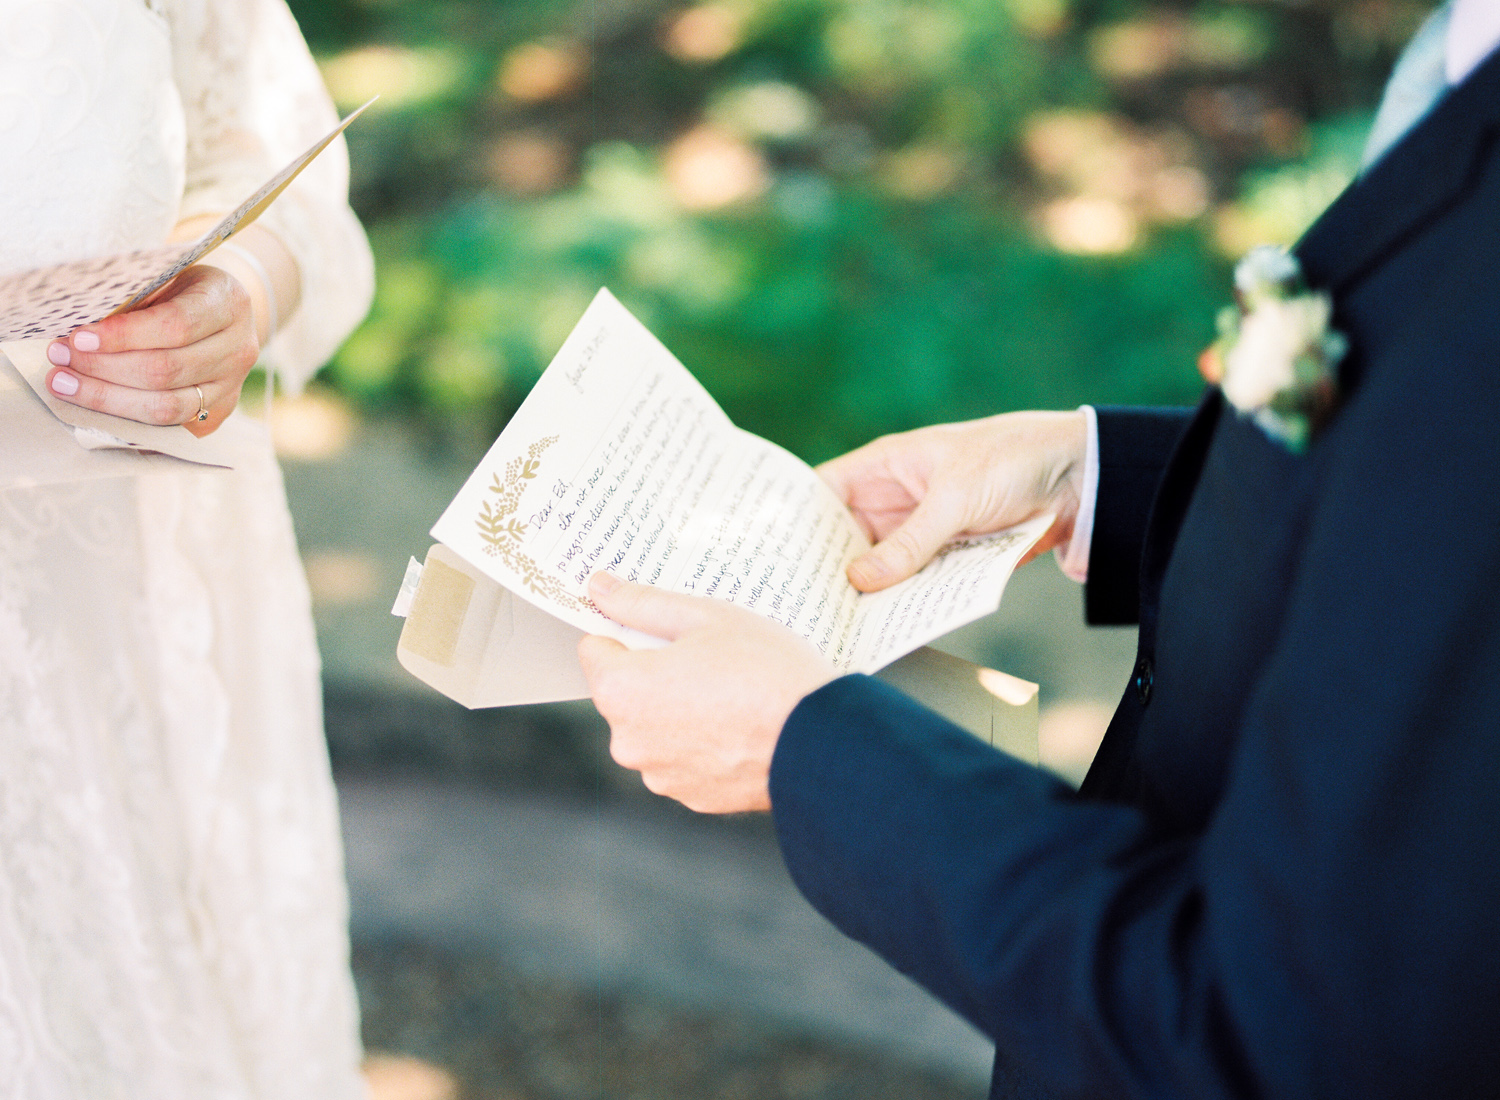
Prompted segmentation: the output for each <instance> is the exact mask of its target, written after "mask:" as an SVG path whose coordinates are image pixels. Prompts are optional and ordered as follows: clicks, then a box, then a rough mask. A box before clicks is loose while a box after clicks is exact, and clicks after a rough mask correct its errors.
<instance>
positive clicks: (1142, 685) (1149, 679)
mask: <svg viewBox="0 0 1500 1100" xmlns="http://www.w3.org/2000/svg"><path fill="white" fill-rule="evenodd" d="M1133 682H1134V684H1135V697H1136V698H1137V699H1138V700H1140V704H1141V706H1145V705H1146V704H1147V703H1149V702H1151V685H1152V684H1153V683H1155V682H1156V674H1155V673H1154V671H1153V670H1152V668H1151V658H1150V657H1142V658H1141V659H1140V660H1139V661H1137V662H1136V663H1135V680H1134V681H1133Z"/></svg>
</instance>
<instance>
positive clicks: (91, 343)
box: [73, 329, 99, 351]
mask: <svg viewBox="0 0 1500 1100" xmlns="http://www.w3.org/2000/svg"><path fill="white" fill-rule="evenodd" d="M73 346H74V347H75V348H77V349H78V350H79V351H98V350H99V334H98V333H97V332H90V331H88V329H84V330H83V331H82V332H75V333H74V334H73Z"/></svg>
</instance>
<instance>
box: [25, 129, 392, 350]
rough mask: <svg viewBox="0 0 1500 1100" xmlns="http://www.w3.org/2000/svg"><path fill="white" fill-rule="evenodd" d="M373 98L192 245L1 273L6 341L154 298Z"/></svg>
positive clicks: (57, 332)
mask: <svg viewBox="0 0 1500 1100" xmlns="http://www.w3.org/2000/svg"><path fill="white" fill-rule="evenodd" d="M374 102H375V100H374V99H371V100H370V101H369V102H367V103H365V104H364V105H363V106H361V107H359V108H358V109H356V110H354V111H352V112H350V114H349V115H348V117H347V118H345V119H344V120H343V121H342V122H340V123H339V124H338V126H336V127H335V128H334V129H333V130H332V131H330V132H329V133H328V134H327V135H326V136H325V137H323V138H321V139H320V140H319V141H318V142H317V143H316V144H314V145H313V147H312V148H311V149H309V150H307V152H305V153H303V154H302V155H301V156H300V157H298V158H297V159H296V160H294V161H292V162H291V163H290V164H288V165H287V166H286V167H285V168H283V169H282V170H281V171H280V172H278V173H276V175H275V176H273V177H271V179H269V180H267V181H266V182H265V183H264V184H262V185H261V187H260V188H259V189H258V190H257V191H256V192H255V194H253V195H251V196H250V197H249V198H248V199H246V200H245V201H244V202H242V203H241V204H240V205H239V207H238V208H236V209H235V210H234V211H233V212H231V213H230V214H229V215H228V216H227V217H226V218H224V219H223V220H222V221H221V222H219V224H218V225H216V226H214V227H213V228H212V229H211V230H209V231H208V232H207V233H206V234H204V235H203V236H202V237H200V238H199V239H198V240H197V241H195V242H193V243H191V244H174V245H167V246H165V247H162V248H153V249H145V250H142V251H138V252H125V253H120V254H118V255H115V256H100V257H96V258H94V259H90V260H76V261H73V262H71V263H64V264H56V265H54V266H52V267H43V268H36V269H35V270H32V271H23V272H20V273H19V274H15V275H7V276H4V277H3V278H0V342H4V341H7V340H24V339H28V338H31V337H48V338H50V337H56V336H65V335H67V334H68V333H70V332H72V331H73V330H74V329H75V328H77V327H78V326H79V325H87V324H91V323H93V322H94V321H98V320H100V319H101V318H104V317H108V316H110V315H111V314H115V313H123V312H125V311H126V310H128V309H133V308H134V307H135V306H137V305H139V304H141V303H142V302H144V301H146V300H147V299H148V298H150V297H151V295H153V294H155V293H156V292H157V291H158V290H160V289H161V288H162V287H164V286H166V285H167V284H168V283H170V282H171V281H172V280H173V279H175V278H177V276H178V275H180V274H182V272H183V271H184V270H185V269H186V268H188V267H190V266H191V265H192V264H195V263H197V262H198V261H199V260H201V259H202V258H203V257H204V256H206V255H207V254H208V253H209V252H211V251H213V249H215V248H217V247H218V246H219V245H220V244H222V243H223V242H224V241H226V240H228V239H229V238H230V237H232V236H234V234H235V233H237V232H239V231H240V230H241V229H243V228H244V227H245V226H247V225H249V224H250V223H251V222H253V221H254V220H255V219H256V218H258V217H260V215H261V212H262V211H263V210H265V208H266V207H268V206H270V205H271V202H272V201H273V200H274V199H275V198H276V196H277V195H279V194H281V192H282V191H284V190H285V189H286V186H287V184H289V183H291V182H292V180H294V179H296V178H297V174H298V173H299V172H301V171H302V169H304V168H306V167H307V166H308V164H310V163H311V162H312V159H313V158H314V157H316V156H317V155H318V154H319V153H321V152H322V151H323V150H324V149H326V148H327V147H328V144H329V143H330V142H331V141H333V139H334V138H336V137H338V136H339V135H340V134H341V133H343V132H344V130H345V129H346V128H347V127H348V125H349V124H350V123H351V122H353V121H354V120H355V119H356V118H358V117H359V116H360V115H361V114H362V113H364V110H365V108H366V107H369V105H370V104H371V103H374Z"/></svg>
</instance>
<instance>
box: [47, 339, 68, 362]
mask: <svg viewBox="0 0 1500 1100" xmlns="http://www.w3.org/2000/svg"><path fill="white" fill-rule="evenodd" d="M47 358H48V359H50V360H52V365H53V366H57V367H66V366H67V365H68V364H69V363H71V362H72V361H73V353H72V352H71V351H69V350H68V345H67V344H64V343H62V342H61V341H59V342H58V343H55V344H48V345H47Z"/></svg>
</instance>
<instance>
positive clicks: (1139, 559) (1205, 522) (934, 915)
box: [581, 0, 1500, 1100]
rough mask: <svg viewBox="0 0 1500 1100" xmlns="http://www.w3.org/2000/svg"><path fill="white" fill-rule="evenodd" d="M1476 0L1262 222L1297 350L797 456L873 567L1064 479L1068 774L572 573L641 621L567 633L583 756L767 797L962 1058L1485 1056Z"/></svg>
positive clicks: (1496, 623)
mask: <svg viewBox="0 0 1500 1100" xmlns="http://www.w3.org/2000/svg"><path fill="white" fill-rule="evenodd" d="M1497 9H1500V3H1497V2H1496V0H1456V3H1454V4H1452V5H1450V6H1449V7H1446V8H1444V9H1443V10H1442V12H1441V13H1440V14H1439V15H1438V16H1437V17H1436V22H1435V23H1433V24H1431V25H1429V27H1428V28H1426V29H1425V30H1424V34H1423V36H1422V41H1420V42H1418V43H1416V44H1414V52H1413V53H1412V54H1411V55H1410V56H1409V57H1408V58H1407V59H1406V60H1404V61H1403V64H1402V66H1401V70H1400V71H1398V74H1397V77H1396V79H1395V80H1393V87H1392V91H1391V93H1390V94H1389V95H1388V97H1387V104H1386V107H1385V108H1383V109H1382V113H1381V122H1380V124H1379V125H1378V126H1377V132H1378V133H1377V138H1379V134H1380V133H1388V134H1390V135H1391V136H1392V138H1393V139H1394V141H1393V144H1391V145H1390V147H1389V148H1388V150H1381V149H1379V148H1378V144H1383V143H1384V141H1383V139H1382V140H1379V141H1378V143H1377V148H1375V149H1374V150H1372V159H1373V163H1372V164H1371V166H1370V167H1369V168H1368V170H1367V171H1366V172H1365V173H1364V174H1363V175H1362V177H1361V178H1360V180H1359V181H1358V182H1357V183H1355V184H1354V185H1353V186H1352V187H1351V188H1350V189H1349V190H1348V191H1347V192H1346V193H1345V194H1344V195H1343V196H1342V197H1341V198H1340V199H1339V200H1338V201H1337V202H1336V203H1335V204H1334V205H1333V207H1332V208H1330V209H1329V211H1328V212H1327V213H1326V214H1325V215H1324V217H1323V218H1322V219H1321V220H1320V221H1319V222H1318V224H1317V225H1315V226H1314V227H1313V228H1312V230H1310V231H1309V232H1308V234H1307V236H1306V237H1305V238H1304V239H1303V240H1302V242H1301V243H1300V244H1299V245H1298V247H1297V249H1296V258H1297V260H1298V261H1300V265H1301V271H1302V275H1303V276H1304V278H1305V280H1306V285H1307V287H1308V288H1310V290H1311V291H1312V292H1315V293H1316V292H1323V293H1326V294H1327V295H1329V296H1330V299H1331V302H1332V316H1331V318H1330V319H1329V321H1328V327H1327V328H1326V330H1325V329H1323V328H1319V327H1318V326H1317V324H1316V322H1317V321H1318V316H1317V313H1318V309H1317V307H1316V305H1315V304H1310V303H1316V301H1317V298H1316V297H1315V296H1304V295H1300V294H1299V289H1300V288H1297V287H1292V288H1291V289H1289V290H1287V291H1285V294H1284V295H1283V297H1287V296H1289V300H1292V301H1295V302H1299V303H1302V305H1299V306H1297V307H1296V308H1292V307H1288V308H1287V309H1284V310H1281V311H1280V312H1281V313H1299V311H1300V314H1299V315H1302V316H1304V320H1305V319H1306V318H1308V317H1310V318H1311V320H1305V326H1306V328H1307V331H1305V332H1302V333H1301V334H1300V335H1301V336H1303V337H1307V340H1306V341H1304V342H1306V343H1307V345H1308V346H1309V347H1316V348H1321V349H1323V351H1324V352H1326V353H1327V354H1326V355H1325V356H1324V360H1325V361H1326V363H1327V364H1328V365H1330V366H1333V365H1335V364H1336V370H1335V371H1334V373H1333V374H1332V376H1331V377H1329V378H1328V379H1327V384H1322V383H1316V382H1315V383H1314V384H1312V385H1309V386H1304V387H1303V388H1302V389H1300V390H1299V389H1298V388H1297V385H1296V384H1295V382H1288V383H1286V384H1284V385H1283V384H1280V383H1279V382H1277V380H1276V379H1275V378H1274V377H1272V376H1270V375H1268V376H1267V377H1264V378H1262V377H1257V376H1256V372H1257V371H1261V372H1265V371H1271V370H1272V368H1273V367H1275V366H1276V365H1277V364H1275V363H1272V362H1270V361H1269V360H1268V359H1267V356H1268V355H1270V353H1269V352H1267V353H1266V354H1265V355H1260V356H1257V354H1254V353H1253V351H1254V347H1255V346H1261V347H1262V350H1264V347H1265V346H1268V345H1274V344H1275V343H1276V341H1275V340H1274V339H1272V340H1269V341H1268V340H1266V339H1264V337H1265V333H1264V332H1263V331H1262V332H1261V333H1260V336H1259V337H1257V340H1258V341H1259V343H1258V345H1257V343H1256V341H1254V340H1251V338H1250V335H1249V334H1250V332H1251V329H1252V328H1254V327H1255V325H1261V326H1262V328H1264V320H1262V321H1260V322H1256V321H1252V319H1251V316H1247V317H1246V318H1245V320H1244V325H1243V328H1242V332H1241V344H1240V345H1238V346H1237V347H1236V348H1231V349H1227V351H1226V354H1225V355H1224V356H1221V357H1220V359H1219V360H1217V361H1216V362H1213V363H1211V364H1210V365H1211V366H1212V367H1213V373H1214V374H1215V375H1217V374H1218V372H1219V370H1220V369H1223V370H1227V371H1228V372H1229V373H1228V374H1225V375H1224V376H1223V379H1222V385H1221V386H1211V387H1210V388H1209V389H1208V391H1207V393H1206V395H1205V397H1204V399H1203V401H1202V403H1201V404H1200V405H1199V407H1198V409H1197V410H1196V412H1193V413H1192V414H1191V415H1189V414H1186V413H1181V414H1179V413H1173V412H1160V411H1129V410H1103V409H1101V410H1099V411H1098V413H1097V417H1096V418H1092V419H1093V421H1094V422H1091V416H1090V414H1089V413H1088V412H1083V413H1077V414H1074V413H1066V414H1019V415H1012V416H1006V417H997V418H994V419H991V420H985V421H976V422H972V423H969V424H963V425H948V426H943V427H939V428H931V429H925V430H923V431H919V432H914V433H908V434H906V435H902V436H895V437H889V438H887V439H884V440H879V441H877V442H876V443H874V444H871V445H870V446H869V447H866V448H863V449H862V450H860V451H857V452H855V453H854V454H852V455H849V456H845V457H844V458H842V459H839V460H837V461H835V462H834V463H831V464H830V465H829V467H827V468H826V469H825V474H826V475H827V477H828V478H829V480H830V482H831V483H833V484H834V485H835V487H836V488H838V489H839V490H840V491H841V492H842V493H843V495H844V497H845V499H846V500H847V502H848V503H849V505H850V507H851V509H852V510H853V511H854V513H855V515H856V516H857V517H858V518H859V519H860V520H861V521H862V522H863V523H864V524H865V525H866V527H867V528H868V529H869V530H870V531H871V533H872V534H873V535H874V536H875V537H876V538H878V539H880V540H881V541H880V542H879V543H878V545H877V546H876V547H875V549H874V550H872V551H871V553H870V554H869V555H868V556H867V557H866V558H865V559H862V560H861V561H860V562H857V563H856V564H855V566H853V567H852V568H851V577H852V579H853V580H854V581H855V582H856V584H857V585H859V586H860V587H862V588H866V589H874V588H879V587H883V586H885V585H888V584H890V583H894V582H895V581H896V580H899V579H900V578H901V577H903V576H905V575H907V574H909V573H910V572H911V571H912V570H913V569H915V568H916V567H917V566H919V565H920V564H921V563H922V561H924V560H925V559H926V558H927V557H928V556H930V555H931V553H932V552H933V551H934V549H935V548H936V547H937V546H939V545H940V544H941V543H942V542H943V541H944V540H946V539H947V538H949V537H951V536H953V535H954V534H957V533H960V532H963V531H977V530H984V529H989V528H993V527H998V526H1003V525H1005V524H1009V523H1013V522H1016V521H1019V520H1021V519H1024V518H1026V517H1027V516H1029V515H1033V514H1036V513H1038V512H1040V511H1042V510H1044V509H1046V510H1056V511H1057V512H1058V514H1059V516H1060V517H1061V518H1060V519H1059V521H1058V524H1057V526H1056V527H1054V529H1053V531H1052V533H1051V534H1050V536H1049V538H1050V541H1051V542H1052V543H1055V544H1057V545H1059V546H1060V547H1061V548H1062V549H1064V550H1065V552H1066V555H1067V556H1069V557H1071V558H1072V559H1073V560H1074V561H1075V562H1076V563H1077V564H1079V565H1086V569H1087V587H1086V590H1085V604H1086V608H1087V612H1088V615H1089V618H1090V620H1091V621H1093V622H1126V621H1134V622H1138V623H1139V632H1140V633H1139V636H1140V643H1139V655H1138V660H1137V662H1136V666H1135V671H1134V674H1133V676H1132V680H1131V683H1130V684H1129V686H1128V687H1127V688H1126V691H1125V694H1124V697H1123V699H1122V700H1121V702H1120V706H1119V709H1118V710H1117V712H1116V714H1115V717H1114V720H1113V722H1112V723H1111V726H1110V729H1109V732H1108V734H1107V735H1106V737H1105V740H1104V743H1103V745H1102V747H1101V749H1100V752H1099V755H1098V758H1097V759H1096V761H1095V763H1094V766H1093V768H1092V770H1091V771H1090V772H1089V775H1088V777H1087V780H1086V781H1085V783H1084V785H1083V788H1082V790H1081V791H1080V792H1077V793H1074V792H1072V791H1071V790H1069V789H1067V788H1066V787H1064V786H1063V785H1061V784H1060V783H1058V782H1057V781H1055V780H1053V779H1051V778H1049V777H1048V776H1046V775H1045V774H1043V773H1042V772H1040V771H1038V770H1036V769H1034V768H1031V767H1029V766H1027V765H1025V764H1022V763H1019V762H1017V761H1015V760H1013V759H1010V758H1007V757H1005V756H1003V755H1001V754H999V753H996V752H993V751H991V750H990V749H988V748H987V747H985V746H983V745H980V744H979V743H978V742H976V741H974V740H973V739H971V738H969V737H968V736H966V735H965V734H963V733H961V732H959V731H958V730H956V729H954V728H953V727H951V726H948V725H947V724H946V723H944V722H943V721H942V720H941V719H939V718H937V717H936V716H934V715H932V714H931V713H929V712H927V711H925V710H923V709H922V708H920V707H919V706H917V705H916V704H915V703H913V702H912V701H910V700H909V699H907V698H905V697H904V696H902V695H900V694H899V693H896V692H894V691H893V690H891V689H889V688H887V687H885V686H884V685H882V684H881V683H879V682H877V681H875V680H871V679H868V678H865V677H859V676H847V677H843V678H837V679H835V678H834V673H833V670H832V669H831V668H830V667H828V666H827V665H826V664H824V663H823V662H822V660H821V658H819V657H818V656H817V655H816V654H815V653H814V652H813V651H812V650H811V649H810V648H809V647H808V646H807V645H805V644H804V643H802V642H801V641H800V640H799V639H796V638H794V637H793V636H792V635H790V634H789V633H787V632H785V631H783V630H782V629H781V628H779V627H776V626H775V625H774V624H771V623H769V622H767V621H765V620H762V619H759V618H757V617H756V616H754V615H752V614H750V613H748V612H744V611H741V610H739V609H736V608H732V607H729V606H727V605H723V604H715V603H711V602H708V601H701V600H696V599H692V598H689V597H683V596H677V595H673V594H668V593H663V592H658V591H654V590H650V589H645V588H642V587H640V586H636V585H630V584H625V583H623V582H619V581H616V580H614V579H613V578H608V577H604V576H600V577H596V578H595V581H594V585H593V590H592V591H593V596H594V598H595V600H596V601H597V602H598V604H599V605H600V606H601V607H602V608H603V609H604V610H605V611H606V612H607V613H609V614H611V615H612V616H614V617H616V618H618V619H620V620H621V621H623V622H626V623H627V624H629V625H632V626H635V627H639V628H641V629H644V630H647V631H649V632H651V633H655V634H658V635H661V636H664V637H667V638H670V639H673V642H672V644H671V645H669V646H667V647H666V648H663V649H659V650H650V651H639V652H626V651H624V650H623V649H621V648H620V647H619V646H618V645H617V644H616V643H614V642H611V641H607V640H605V639H602V638H589V639H585V641H584V643H583V645H582V647H581V656H582V658H583V661H584V666H585V669H586V670H587V672H588V674H589V676H590V679H591V682H592V684H593V688H594V692H595V699H596V702H597V704H598V706H599V709H600V710H601V712H602V713H604V715H605V716H606V717H607V718H608V719H609V721H610V725H611V728H612V751H613V753H614V754H615V756H616V758H617V759H618V760H619V761H620V762H621V763H622V764H624V765H626V766H628V767H634V768H637V769H639V770H640V771H641V772H642V773H643V775H644V777H645V780H646V782H647V785H648V786H650V787H651V788H652V789H654V790H657V791H660V792H662V793H666V794H670V795H672V796H674V797H677V798H679V799H681V800H682V801H683V802H685V803H686V804H688V805H689V806H693V807H695V808H698V809H702V810H706V811H735V810H744V809H756V808H769V809H771V811H772V812H773V814H774V816H775V822H776V828H777V832H778V835H779V837H780V840H781V845H782V850H783V853H784V855H785V858H786V861H787V864H788V866H789V867H790V869H791V872H792V875H793V877H794V878H795V880H796V881H797V883H798V885H799V886H800V888H801V889H802V890H803V892H804V893H805V894H806V895H807V896H808V898H809V899H810V900H811V901H812V903H813V904H814V905H815V906H817V907H818V908H819V909H820V910H821V911H822V912H823V913H824V914H825V915H826V916H827V917H828V918H829V919H830V920H832V921H833V922H834V923H835V924H836V925H838V927H840V928H841V929H843V930H844V931H845V932H846V933H847V934H849V935H850V936H852V937H854V938H856V939H859V940H861V941H863V942H865V943H867V944H869V945H870V946H871V947H872V948H874V949H875V950H876V951H878V952H879V953H880V954H882V955H883V956H884V957H885V958H886V959H888V960H889V961H890V962H891V963H892V964H893V965H894V966H896V967H898V968H899V969H900V970H902V971H903V972H905V973H907V974H909V975H910V976H912V977H913V978H914V979H915V980H916V981H918V982H920V983H921V984H922V985H923V986H925V987H926V988H927V989H929V990H931V991H932V992H933V993H934V994H935V995H936V996H938V997H940V998H941V999H942V1000H944V1001H945V1002H946V1003H947V1004H949V1005H950V1006H951V1007H953V1008H954V1009H955V1010H956V1011H958V1012H959V1013H961V1014H962V1015H964V1016H965V1017H966V1018H967V1019H968V1020H970V1021H971V1022H972V1023H973V1024H974V1025H975V1026H976V1027H978V1028H979V1029H980V1030H982V1031H983V1032H984V1033H985V1034H986V1035H988V1036H990V1037H991V1038H992V1039H993V1040H994V1042H995V1044H996V1047H997V1072H996V1078H995V1085H994V1092H993V1093H992V1095H995V1096H1009V1095H1025V1096H1030V1095H1044V1096H1066V1097H1104V1096H1108V1097H1115V1096H1122V1097H1123V1096H1151V1097H1165V1096H1172V1097H1179V1096H1180V1097H1192V1098H1195V1100H1206V1098H1212V1097H1276V1098H1284V1097H1304V1096H1307V1097H1311V1096H1348V1097H1357V1098H1359V1100H1374V1098H1380V1097H1393V1098H1394V1097H1401V1098H1410V1097H1442V1098H1460V1097H1477V1096H1493V1095H1495V1093H1496V1090H1497V1089H1500V918H1497V914H1500V852H1497V847H1500V418H1497V415H1496V411H1497V409H1500V270H1497V265H1500V54H1496V53H1495V52H1494V51H1493V47H1494V45H1495V43H1496V41H1497V39H1500V10H1497ZM1424 43H1425V45H1424ZM1417 47H1420V48H1417ZM1424 74H1425V75H1426V77H1435V78H1436V79H1435V80H1431V81H1428V83H1431V84H1432V85H1433V87H1432V88H1431V92H1436V93H1438V95H1439V98H1438V99H1437V101H1436V103H1435V105H1432V106H1431V107H1430V109H1429V107H1428V103H1429V101H1430V100H1431V98H1432V96H1431V92H1429V93H1428V94H1426V95H1423V94H1418V93H1417V92H1414V91H1413V89H1420V88H1421V87H1422V85H1423V84H1424ZM1445 88H1446V90H1444V89H1445ZM1424 112H1425V113H1424ZM1403 115H1404V116H1409V117H1407V118H1403V117H1402V116H1403ZM1411 117H1415V119H1416V121H1415V124H1414V125H1412V126H1410V128H1409V129H1404V126H1405V124H1406V123H1407V122H1408V121H1410V118H1411ZM1403 129H1404V132H1403ZM1303 306H1306V308H1303ZM1272 314H1277V309H1271V308H1269V307H1268V312H1265V313H1262V314H1259V316H1261V317H1262V318H1263V319H1264V317H1268V316H1271V315H1272ZM1254 315H1255V314H1252V316H1254ZM1273 327H1274V326H1273ZM1258 331H1259V330H1258ZM1335 334H1338V335H1335ZM1275 335H1276V333H1274V332H1273V333H1272V336H1275ZM1281 335H1282V336H1285V335H1286V334H1285V333H1284V332H1283V333H1282V334H1281ZM1340 337H1342V341H1343V342H1344V343H1346V345H1347V351H1346V352H1345V353H1344V354H1343V355H1342V356H1340V355H1339V354H1338V352H1339V350H1340V349H1339V347H1338V345H1339V343H1340V342H1341V341H1340ZM1271 351H1274V347H1272V348H1271ZM1313 358H1314V359H1316V358H1317V356H1313ZM1282 365H1283V366H1285V365H1286V364H1282ZM1273 374H1274V372H1273ZM1268 378H1269V381H1268V380H1267V379H1268ZM1299 418H1300V420H1299ZM1299 426H1300V428H1302V429H1305V431H1299V430H1297V429H1298V428H1299Z"/></svg>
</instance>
